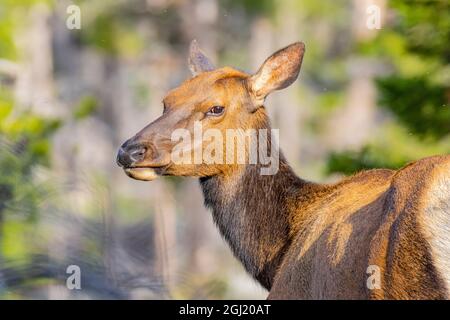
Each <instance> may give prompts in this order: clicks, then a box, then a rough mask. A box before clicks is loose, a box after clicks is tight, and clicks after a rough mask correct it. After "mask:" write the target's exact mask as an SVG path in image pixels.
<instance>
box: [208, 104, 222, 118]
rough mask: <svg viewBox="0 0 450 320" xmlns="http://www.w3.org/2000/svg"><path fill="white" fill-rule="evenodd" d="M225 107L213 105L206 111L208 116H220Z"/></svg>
mask: <svg viewBox="0 0 450 320" xmlns="http://www.w3.org/2000/svg"><path fill="white" fill-rule="evenodd" d="M224 110H225V108H224V107H222V106H214V107H212V108H211V109H209V110H208V112H207V113H206V114H207V115H209V116H220V115H221V114H222V113H223V112H224Z"/></svg>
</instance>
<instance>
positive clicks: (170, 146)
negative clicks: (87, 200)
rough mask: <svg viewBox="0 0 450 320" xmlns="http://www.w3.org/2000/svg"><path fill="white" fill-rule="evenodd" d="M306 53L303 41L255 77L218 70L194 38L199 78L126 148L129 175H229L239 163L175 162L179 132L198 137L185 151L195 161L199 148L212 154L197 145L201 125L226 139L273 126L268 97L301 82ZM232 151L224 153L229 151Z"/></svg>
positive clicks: (122, 154)
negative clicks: (228, 133)
mask: <svg viewBox="0 0 450 320" xmlns="http://www.w3.org/2000/svg"><path fill="white" fill-rule="evenodd" d="M304 51H305V47H304V44H303V43H301V42H297V43H294V44H291V45H290V46H288V47H286V48H284V49H281V50H279V51H277V52H276V53H274V54H273V55H272V56H270V57H269V58H268V59H267V60H266V61H265V62H264V63H263V64H262V66H261V67H260V69H259V70H258V72H257V73H255V74H253V75H249V74H246V73H244V72H241V71H238V70H236V69H233V68H229V67H225V68H219V69H216V68H215V67H214V66H213V64H212V63H211V62H210V60H209V59H208V58H207V57H206V56H205V55H204V53H203V52H202V51H201V50H200V49H199V48H198V45H197V42H196V41H195V40H194V41H193V42H192V43H191V46H190V55H189V67H190V69H191V72H192V74H193V77H192V78H191V79H188V80H186V81H185V82H184V83H182V84H181V85H180V86H179V87H178V88H175V89H173V90H171V91H170V92H169V93H168V94H167V96H166V97H165V98H164V100H163V105H164V111H163V114H162V115H161V116H160V117H159V118H158V119H156V120H155V121H153V122H152V123H150V124H149V125H147V126H146V127H145V128H143V129H142V130H141V131H139V132H138V133H137V134H136V135H135V136H134V137H132V138H130V139H129V140H127V141H126V142H125V143H124V144H123V145H122V146H121V147H120V149H119V152H118V155H117V163H118V164H119V166H121V167H123V169H124V170H125V172H126V174H127V175H129V176H130V177H132V178H134V179H138V180H153V179H155V178H156V177H157V176H159V175H173V176H196V177H207V176H213V175H217V174H220V173H225V172H226V171H227V170H229V169H230V168H231V167H233V166H234V165H235V164H233V163H231V164H230V163H229V162H226V161H223V162H222V163H220V162H216V163H210V162H208V161H204V159H203V158H200V159H197V161H191V162H189V161H184V162H183V161H182V162H175V161H173V155H174V152H175V151H176V150H175V149H176V148H177V146H178V145H179V144H180V135H179V134H176V133H180V132H182V133H184V134H192V135H193V136H194V140H189V141H190V144H191V146H184V147H183V152H184V153H185V154H188V155H192V157H190V159H195V158H196V157H195V153H196V152H197V151H199V150H198V149H199V148H200V149H201V150H200V152H211V150H206V148H208V146H207V145H206V144H205V143H203V144H200V147H199V144H198V143H197V141H196V138H195V130H196V125H197V126H198V124H200V125H201V129H202V131H203V132H206V131H208V132H214V133H215V134H212V135H211V137H210V138H214V136H217V135H216V134H218V135H220V134H222V136H225V132H226V131H227V130H229V129H235V130H246V129H260V128H265V127H268V123H269V121H268V118H267V114H266V111H265V109H264V107H263V103H264V99H265V98H266V96H267V95H268V94H269V93H271V92H272V91H275V90H279V89H283V88H286V87H287V86H289V85H290V84H291V83H293V82H294V81H295V80H296V78H297V76H298V73H299V71H300V66H301V62H302V58H303V54H304ZM174 137H175V139H174ZM176 137H178V139H177V138H176ZM202 139H205V137H202ZM216 142H217V141H216ZM220 143H225V142H224V141H223V140H222V141H221V142H219V144H220ZM227 149H228V148H227V147H225V148H224V149H223V150H225V151H224V153H226V152H227ZM213 153H216V154H215V155H213V156H215V157H216V158H217V156H220V157H223V158H225V157H226V156H227V155H226V154H220V155H218V154H217V150H215V151H213Z"/></svg>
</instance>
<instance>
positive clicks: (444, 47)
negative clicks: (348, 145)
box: [326, 0, 450, 174]
mask: <svg viewBox="0 0 450 320" xmlns="http://www.w3.org/2000/svg"><path fill="white" fill-rule="evenodd" d="M390 5H391V7H392V8H393V9H394V10H395V12H396V19H395V21H394V24H393V25H392V26H390V27H386V26H385V28H384V29H383V30H381V31H380V33H379V35H378V37H377V38H376V39H374V40H373V41H372V40H371V41H370V42H365V43H361V44H359V50H360V53H361V54H366V55H372V56H375V57H378V58H382V59H384V60H385V61H389V62H390V63H391V64H392V67H393V71H394V72H393V74H391V75H388V76H384V77H381V78H379V79H377V80H376V86H377V89H378V104H379V106H380V107H382V108H383V109H384V110H386V111H387V112H388V113H390V114H392V115H393V117H394V123H395V125H396V126H397V127H399V128H402V129H401V130H399V129H397V131H406V132H408V133H409V134H407V135H405V134H403V135H396V136H394V137H391V138H392V139H391V140H389V143H386V140H383V138H378V139H377V138H375V139H372V141H371V142H370V143H369V144H367V145H366V146H364V147H363V148H362V149H361V150H357V151H344V152H334V153H331V154H330V156H329V159H328V163H327V169H326V170H327V172H328V173H332V172H341V173H345V174H350V173H352V172H355V171H359V170H363V169H369V168H375V167H385V168H398V167H401V166H402V165H404V164H405V163H406V162H409V161H412V160H415V159H418V158H420V157H423V156H426V155H432V154H438V153H449V152H450V141H449V140H450V103H449V100H450V84H449V83H448V71H449V70H450V69H449V68H450V51H449V46H448V43H449V40H450V2H448V1H446V0H444V1H399V0H393V1H391V2H390ZM410 135H413V138H411V137H410ZM412 142H413V144H414V148H406V147H404V146H405V145H407V144H410V143H412ZM394 155H395V156H394Z"/></svg>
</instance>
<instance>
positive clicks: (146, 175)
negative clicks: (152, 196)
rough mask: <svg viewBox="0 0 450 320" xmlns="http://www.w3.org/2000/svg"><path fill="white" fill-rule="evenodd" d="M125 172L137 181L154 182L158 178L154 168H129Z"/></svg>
mask: <svg viewBox="0 0 450 320" xmlns="http://www.w3.org/2000/svg"><path fill="white" fill-rule="evenodd" d="M124 171H125V173H126V174H127V176H129V177H131V178H133V179H136V180H142V181H152V180H155V179H156V178H158V175H157V174H156V172H155V170H154V169H152V168H127V169H124Z"/></svg>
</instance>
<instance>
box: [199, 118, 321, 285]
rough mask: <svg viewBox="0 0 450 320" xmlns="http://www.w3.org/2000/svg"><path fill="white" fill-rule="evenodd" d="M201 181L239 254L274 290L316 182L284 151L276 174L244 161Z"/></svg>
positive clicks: (215, 216)
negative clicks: (305, 201)
mask: <svg viewBox="0 0 450 320" xmlns="http://www.w3.org/2000/svg"><path fill="white" fill-rule="evenodd" d="M267 127H268V125H267ZM200 184H201V187H202V190H203V195H204V198H205V206H206V207H208V208H211V209H212V214H213V220H214V222H215V224H216V225H217V226H218V228H219V230H220V232H221V234H222V236H223V237H224V238H225V240H226V241H227V242H228V244H229V245H230V247H231V249H232V251H233V253H234V255H235V256H236V257H237V258H238V259H239V260H240V261H241V262H242V264H243V265H244V267H245V269H246V270H247V272H249V273H250V274H251V275H252V276H253V277H254V278H255V279H256V280H258V281H259V282H260V283H261V285H263V286H264V287H265V288H266V289H268V290H270V288H271V286H272V283H273V279H274V277H275V273H276V271H277V269H278V267H279V265H280V263H281V262H282V259H283V257H284V254H285V253H286V251H287V249H288V248H289V247H290V245H291V242H292V235H293V234H296V233H297V232H296V230H293V228H294V225H297V224H296V223H294V222H295V221H296V220H297V219H298V217H296V216H295V215H296V212H298V210H299V208H298V206H299V201H298V199H299V198H304V197H305V195H306V194H305V193H311V192H312V191H311V190H312V188H311V186H313V185H314V184H312V183H309V182H306V181H304V180H302V179H300V178H299V177H297V176H296V175H295V173H294V172H293V171H292V169H291V168H290V166H289V165H288V163H287V161H286V160H285V158H284V157H283V154H282V152H281V151H280V163H279V170H278V172H277V173H276V174H274V175H261V174H260V165H245V166H242V167H240V169H236V170H234V171H233V172H232V173H228V174H227V175H216V176H212V177H206V178H201V179H200ZM306 197H307V198H308V196H306ZM300 205H301V204H300Z"/></svg>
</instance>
